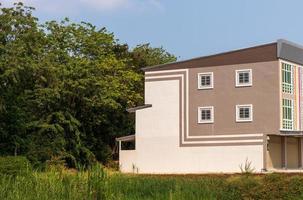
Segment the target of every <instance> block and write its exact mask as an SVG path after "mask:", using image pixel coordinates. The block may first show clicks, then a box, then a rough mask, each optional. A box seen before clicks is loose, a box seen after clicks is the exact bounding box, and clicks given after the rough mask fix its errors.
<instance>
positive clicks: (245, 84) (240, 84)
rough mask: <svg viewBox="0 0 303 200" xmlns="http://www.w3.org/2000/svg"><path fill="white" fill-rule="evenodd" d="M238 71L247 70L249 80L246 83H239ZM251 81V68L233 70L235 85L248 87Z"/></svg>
mask: <svg viewBox="0 0 303 200" xmlns="http://www.w3.org/2000/svg"><path fill="white" fill-rule="evenodd" d="M240 72H249V82H248V83H239V73H240ZM252 82H253V74H252V69H238V70H236V71H235V83H236V87H250V86H252Z"/></svg>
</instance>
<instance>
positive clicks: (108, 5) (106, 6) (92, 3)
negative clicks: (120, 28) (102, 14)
mask: <svg viewBox="0 0 303 200" xmlns="http://www.w3.org/2000/svg"><path fill="white" fill-rule="evenodd" d="M80 2H81V3H82V4H83V5H84V6H89V7H92V8H95V9H98V10H104V11H113V10H116V9H120V8H126V7H128V6H130V5H131V4H132V2H131V1H130V0H80Z"/></svg>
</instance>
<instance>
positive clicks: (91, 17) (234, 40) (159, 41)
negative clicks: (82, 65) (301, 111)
mask: <svg viewBox="0 0 303 200" xmlns="http://www.w3.org/2000/svg"><path fill="white" fill-rule="evenodd" d="M0 2H1V3H4V5H9V4H10V3H11V2H13V1H11V0H0ZM23 2H25V3H26V4H27V5H33V6H34V7H36V9H37V11H36V12H35V15H36V16H38V17H39V18H40V20H41V21H47V20H53V19H56V20H60V19H63V18H64V17H69V18H70V19H71V20H73V21H76V22H80V21H86V22H91V23H92V24H94V25H96V26H97V27H106V28H107V29H108V30H109V31H110V32H113V33H114V34H115V35H116V37H117V38H118V39H119V40H120V42H121V43H128V44H129V45H130V46H131V47H133V46H135V45H136V44H141V43H147V42H149V43H151V45H152V46H163V47H164V48H165V49H167V50H168V51H169V52H171V53H173V54H175V55H176V56H178V57H179V60H184V59H188V58H192V57H197V56H203V55H208V54H213V53H218V52H223V51H229V50H233V49H239V48H244V47H249V46H253V45H257V44H263V43H268V42H273V41H275V40H276V39H279V38H284V39H288V40H291V41H293V42H297V43H301V44H303V25H302V21H301V20H302V19H303V15H302V13H303V12H302V8H303V1H302V0H162V1H161V0H23Z"/></svg>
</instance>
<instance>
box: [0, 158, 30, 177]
mask: <svg viewBox="0 0 303 200" xmlns="http://www.w3.org/2000/svg"><path fill="white" fill-rule="evenodd" d="M30 171H31V165H30V163H29V161H28V160H27V159H26V158H25V157H22V156H6V157H0V175H10V176H17V175H18V176H23V175H26V174H28V173H29V172H30Z"/></svg>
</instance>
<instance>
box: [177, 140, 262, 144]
mask: <svg viewBox="0 0 303 200" xmlns="http://www.w3.org/2000/svg"><path fill="white" fill-rule="evenodd" d="M250 142H263V139H258V140H225V141H224V140H223V141H183V144H192V143H193V144H226V143H227V144H228V143H250Z"/></svg>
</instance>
